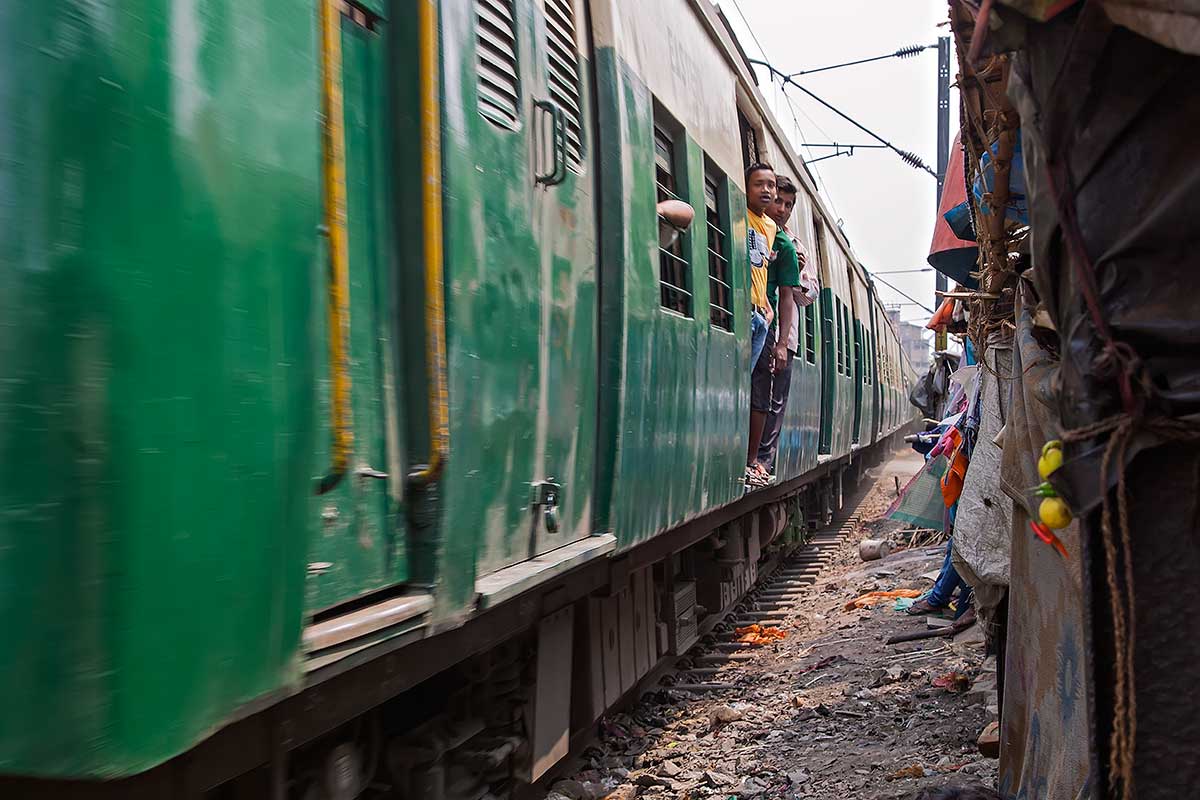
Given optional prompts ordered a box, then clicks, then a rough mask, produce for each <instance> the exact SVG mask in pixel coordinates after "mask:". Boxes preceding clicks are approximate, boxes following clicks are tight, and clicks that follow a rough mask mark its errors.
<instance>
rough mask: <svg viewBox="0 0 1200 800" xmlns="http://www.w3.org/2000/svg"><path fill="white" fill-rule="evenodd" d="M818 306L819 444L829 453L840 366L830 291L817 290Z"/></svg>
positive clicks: (834, 308) (835, 306) (821, 448)
mask: <svg viewBox="0 0 1200 800" xmlns="http://www.w3.org/2000/svg"><path fill="white" fill-rule="evenodd" d="M817 302H818V303H820V307H821V361H820V364H821V445H820V451H821V452H822V453H825V454H828V453H832V452H833V428H834V415H835V413H836V409H837V382H838V378H839V377H840V372H841V366H840V362H839V356H838V352H837V347H838V342H837V320H836V316H835V315H836V312H837V303H836V302H835V301H834V296H833V290H832V289H830V288H828V287H822V288H821V296H820V298H819V299H818V301H817Z"/></svg>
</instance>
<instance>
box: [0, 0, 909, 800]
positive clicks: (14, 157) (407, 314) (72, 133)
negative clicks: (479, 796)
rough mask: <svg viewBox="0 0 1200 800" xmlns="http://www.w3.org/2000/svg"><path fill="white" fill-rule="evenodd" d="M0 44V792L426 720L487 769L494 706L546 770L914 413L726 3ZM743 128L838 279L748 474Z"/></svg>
mask: <svg viewBox="0 0 1200 800" xmlns="http://www.w3.org/2000/svg"><path fill="white" fill-rule="evenodd" d="M325 23H328V24H327V25H326V24H325ZM326 34H328V35H326ZM0 45H2V46H0V63H2V64H3V69H0V75H2V76H4V77H0V104H2V106H3V114H2V115H0V119H3V122H0V231H2V232H3V240H4V242H5V245H4V247H3V249H0V311H2V313H3V319H4V320H5V323H6V324H5V329H4V330H5V335H4V336H3V337H0V378H2V379H3V380H0V386H3V389H0V420H2V424H0V447H2V448H3V453H4V456H5V457H4V459H3V462H2V466H0V470H2V471H3V477H2V479H0V609H2V610H3V612H4V614H5V619H7V620H8V621H9V625H8V641H7V643H6V646H5V648H3V650H0V686H3V687H4V688H3V689H2V690H0V692H2V696H3V700H4V705H5V708H6V713H5V715H3V718H0V773H2V774H3V775H5V776H8V777H7V778H4V779H0V788H3V787H4V786H7V790H8V791H9V792H11V794H6V796H24V795H29V794H34V793H44V792H47V791H51V792H55V793H59V794H62V795H64V796H67V795H71V794H80V795H84V796H100V795H102V794H104V793H105V792H108V793H110V794H113V796H120V797H136V796H146V797H156V798H158V797H168V796H187V797H192V796H200V795H203V794H204V793H212V792H216V794H215V795H213V796H222V797H223V796H240V795H239V794H238V793H249V794H254V793H255V792H256V788H255V787H259V786H266V787H271V790H272V791H274V792H275V793H276V794H275V796H287V795H288V794H289V793H291V794H295V795H296V796H301V795H302V794H303V793H304V792H307V791H325V792H328V791H330V790H327V789H322V788H319V787H321V786H324V785H325V784H324V783H322V780H321V779H320V778H318V777H313V776H314V775H318V776H320V775H324V774H326V772H329V771H333V772H337V770H338V769H340V770H341V772H340V773H338V774H358V776H359V777H360V778H361V777H362V775H361V774H360V773H365V772H366V768H365V765H366V764H367V763H370V762H371V761H372V759H371V758H369V755H370V754H372V753H374V754H375V755H376V756H379V754H380V753H381V752H384V751H386V752H387V753H388V754H389V757H391V756H394V754H395V753H398V752H402V751H404V745H405V743H407V742H412V741H418V740H419V741H425V740H428V739H429V738H430V735H429V731H430V730H431V728H430V726H436V727H437V728H438V731H439V734H438V736H437V737H433V738H435V739H436V740H437V741H441V742H444V743H445V744H446V747H447V748H448V749H447V750H445V752H442V753H440V754H438V755H437V758H436V759H434V761H438V763H442V762H445V763H448V764H451V765H456V766H455V769H459V770H462V769H465V768H464V767H462V766H461V763H468V762H469V759H466V757H465V756H463V755H462V754H463V753H464V752H465V751H467V750H469V749H471V748H473V747H476V745H477V744H478V743H479V742H481V741H492V740H494V737H495V736H496V735H497V733H496V731H495V730H494V729H493V728H490V727H488V725H486V724H482V723H481V724H480V726H478V729H476V727H474V723H475V722H476V721H477V720H478V719H480V718H491V717H494V716H495V715H494V713H493V712H495V710H496V709H497V708H503V709H507V710H508V711H509V712H512V713H516V712H513V709H515V708H521V709H524V710H523V711H522V712H520V714H521V715H522V716H521V718H522V719H524V720H525V721H524V723H523V728H524V730H525V739H526V741H525V744H524V745H523V746H521V747H517V748H514V750H513V752H512V753H511V754H510V755H509V756H507V758H508V761H507V762H505V763H509V764H510V766H511V770H510V774H511V776H512V777H513V778H514V779H518V780H525V781H528V780H536V779H537V778H538V777H540V776H541V775H542V774H544V773H545V772H546V770H548V769H549V768H550V767H551V766H552V765H553V763H555V761H556V760H557V759H558V758H560V757H561V756H562V754H563V744H562V742H563V741H564V739H563V734H564V733H570V732H574V731H578V730H582V729H585V728H586V727H587V726H588V725H590V723H591V722H592V721H594V720H595V719H596V717H597V716H598V715H599V714H600V713H601V712H602V711H603V710H604V709H605V708H607V707H608V706H609V705H611V704H612V702H615V701H616V700H617V699H619V697H620V696H622V695H623V694H625V693H626V692H628V691H630V690H632V689H633V687H634V686H635V685H636V683H637V681H638V680H639V679H640V678H641V677H642V676H644V675H645V674H646V673H647V672H648V671H649V669H650V667H651V666H653V664H654V663H656V662H657V661H658V660H659V659H660V658H663V657H666V656H667V655H669V654H671V653H675V652H682V650H685V649H686V648H687V647H688V646H690V643H691V642H693V641H694V640H695V636H696V635H697V628H698V622H697V619H696V617H698V616H700V614H699V611H698V610H697V609H698V608H699V607H700V606H701V603H700V601H703V602H704V603H708V604H709V605H708V606H706V607H705V609H706V610H707V611H708V612H709V613H708V615H707V618H710V619H712V618H719V616H720V615H721V612H722V609H724V608H727V607H728V606H729V605H731V604H732V602H733V601H734V600H735V599H736V596H735V595H736V594H737V593H738V592H739V591H744V590H745V588H746V587H747V586H749V584H750V583H751V582H752V580H753V577H754V575H755V574H756V570H757V568H758V562H759V560H760V557H761V558H767V557H769V554H770V552H771V551H772V542H774V543H775V545H774V546H776V547H777V546H781V545H780V543H782V542H784V541H791V540H792V539H793V538H794V537H793V536H792V535H791V534H788V535H785V531H786V530H790V531H793V533H794V531H795V530H796V529H797V528H803V527H805V526H806V525H808V524H810V523H811V524H816V523H817V522H818V520H819V519H821V518H823V517H824V516H825V515H826V514H827V512H828V509H829V508H830V507H833V506H836V504H837V501H838V496H839V495H840V491H841V485H842V481H843V478H851V477H853V475H855V474H857V472H858V471H859V470H860V469H861V465H862V463H863V461H864V460H865V459H869V458H872V457H875V456H876V455H877V454H878V453H879V452H880V451H881V450H882V449H883V448H884V447H885V446H886V445H887V442H888V441H889V437H891V436H892V435H894V434H895V433H896V431H897V430H899V429H900V428H901V427H902V426H903V425H904V424H905V423H906V422H907V421H908V420H909V419H910V418H911V414H910V413H908V412H907V411H906V410H905V409H906V402H905V399H904V392H905V389H906V385H907V382H908V381H909V379H910V376H909V375H908V374H907V372H908V370H907V366H906V364H905V362H904V361H903V357H902V355H901V353H900V350H899V346H898V341H897V340H896V337H895V333H894V331H892V329H891V328H890V326H889V325H888V323H887V320H886V316H885V315H884V314H883V313H882V307H881V306H880V305H879V302H878V299H877V298H876V297H875V296H874V294H873V289H872V287H871V285H870V283H869V277H868V276H867V274H866V273H865V272H864V271H863V269H862V268H861V266H859V265H858V264H857V263H856V262H855V261H854V259H853V257H852V256H851V255H850V250H849V246H848V243H847V242H846V241H845V238H844V236H842V234H841V232H840V230H838V229H837V226H836V225H834V224H831V222H830V217H829V216H828V214H827V213H826V211H825V210H824V208H823V206H822V205H821V203H820V201H819V200H818V199H817V197H816V192H815V188H814V186H813V184H812V180H811V178H810V177H809V176H808V174H807V172H806V171H805V170H804V168H803V166H802V164H801V162H800V161H799V160H798V159H797V158H796V157H795V156H794V154H792V153H791V151H790V149H789V148H788V146H787V145H786V142H785V140H784V138H783V136H782V133H781V130H780V128H779V126H778V125H777V123H775V121H774V120H773V119H771V117H770V115H769V113H767V111H766V107H765V104H764V103H763V101H762V98H761V95H759V93H758V91H757V89H756V88H755V87H754V84H753V78H752V75H751V74H750V73H749V69H748V67H747V66H746V65H745V64H744V63H743V62H742V61H741V60H740V58H739V57H738V56H737V55H736V48H735V46H734V44H733V41H732V36H731V34H730V33H729V31H728V30H727V29H726V28H725V27H724V25H723V23H722V22H721V20H720V18H719V16H718V15H717V14H716V13H715V12H714V11H713V9H712V8H711V7H710V6H708V4H707V3H705V2H702V1H701V0H673V1H672V2H669V3H668V2H664V3H653V4H645V3H632V2H624V1H621V2H617V0H591V2H586V3H585V2H583V0H577V1H572V0H544V2H536V3H535V2H532V0H476V1H475V2H471V3H467V2H462V3H435V2H431V1H430V0H421V2H417V3H412V4H409V3H388V2H385V1H384V0H370V1H365V2H357V3H349V2H328V3H326V2H323V1H322V2H316V3H315V4H308V5H297V4H295V3H285V2H282V0H241V2H238V3H233V2H226V1H225V0H211V2H208V3H203V4H199V3H186V2H183V3H181V2H175V3H165V2H162V0H126V1H125V2H120V3H116V4H114V5H113V6H105V7H98V6H96V5H95V4H92V3H86V2H82V1H81V0H53V1H52V2H47V3H44V4H41V5H39V6H36V7H34V6H18V5H15V4H5V5H4V7H3V8H2V9H0ZM747 134H749V135H747ZM758 157H765V158H768V159H770V160H772V161H773V162H774V163H776V165H777V167H778V168H779V170H780V171H787V172H789V173H790V174H792V175H793V176H794V177H795V179H796V180H797V182H798V183H800V184H801V187H802V192H801V194H802V197H801V198H800V202H799V203H798V205H797V208H798V210H797V218H796V224H795V225H794V226H793V228H794V229H795V230H797V231H798V232H799V233H800V235H801V238H804V239H805V241H806V242H808V243H809V247H810V256H813V255H815V257H817V258H818V259H819V263H820V273H821V278H822V285H823V288H822V295H821V301H820V304H819V305H818V306H816V307H814V308H813V310H812V311H811V312H808V313H806V314H804V315H803V319H802V326H801V341H802V342H803V343H804V344H803V353H802V356H801V359H800V360H798V364H797V366H798V367H799V368H797V369H795V370H794V371H793V386H792V387H791V397H792V400H791V403H790V407H789V412H788V419H787V426H786V427H785V432H784V438H783V440H782V441H781V445H780V461H779V464H780V483H779V485H778V486H776V487H772V488H771V489H770V490H765V491H761V492H754V493H751V494H748V495H747V494H746V493H745V490H744V487H743V486H742V484H741V483H740V481H739V479H740V477H741V474H742V466H743V464H742V461H743V458H744V447H745V445H744V442H745V437H746V425H747V419H746V409H747V405H748V383H749V381H748V378H749V372H750V365H749V363H748V362H749V346H748V330H747V318H746V308H747V306H748V299H747V297H748V294H747V280H748V279H747V274H746V260H745V253H744V248H743V246H742V242H744V241H745V223H744V219H745V213H744V211H745V200H744V196H743V194H742V189H741V172H742V170H743V169H744V167H745V164H746V162H747V161H748V160H749V159H751V158H758ZM663 181H669V182H670V187H669V188H670V191H672V192H674V193H675V194H677V195H679V196H681V197H683V198H684V199H685V200H687V201H688V202H690V203H691V204H692V205H693V207H695V208H696V209H697V210H698V212H699V211H700V210H701V209H703V213H698V214H697V224H694V225H693V227H692V229H691V230H689V231H688V232H687V234H685V235H684V236H683V237H682V239H681V241H680V245H679V247H678V249H677V250H676V251H673V252H671V253H667V254H664V252H662V250H661V248H660V246H659V240H658V223H657V220H656V217H655V213H654V204H655V202H656V201H657V199H658V197H659V192H660V185H661V184H662V183H663ZM339 209H342V210H343V211H344V215H340V214H339V213H338V211H339ZM669 256H670V257H669ZM672 257H673V258H672ZM672 270H673V271H672ZM681 284H682V285H681ZM714 534H717V535H715V536H714ZM714 541H721V542H723V544H722V547H723V548H724V549H723V550H722V551H721V552H720V553H718V554H716V555H720V556H721V558H719V559H718V558H716V556H715V555H714V553H713V552H712V551H711V549H709V548H710V545H711V544H712V543H713V542H714ZM735 551H736V552H735ZM717 561H721V562H722V563H724V562H731V563H733V564H735V566H734V567H730V568H725V567H721V568H719V569H718V568H717V567H715V566H714V565H715V564H716V563H717ZM689 592H690V593H691V594H690V595H689ZM689 596H690V597H691V598H692V599H691V604H690V605H689V604H688V599H687V598H688V597H689ZM697 598H699V600H697ZM689 615H691V616H689ZM572 665H573V667H572ZM484 666H486V667H487V669H486V670H485V669H484V668H483V667H484ZM504 670H508V672H506V673H505V674H511V673H512V671H513V670H516V672H517V674H519V675H520V676H521V678H520V681H519V683H520V684H521V686H524V687H525V689H524V690H523V691H525V692H526V693H527V694H529V695H530V697H531V699H530V698H526V699H524V700H518V699H515V698H516V695H504V696H493V695H488V694H487V692H482V693H481V690H480V687H481V686H484V685H490V679H489V678H487V677H486V676H495V675H497V674H499V673H500V672H502V671H504ZM556 674H557V675H562V674H566V675H569V676H570V680H569V681H567V682H565V683H563V682H562V681H554V680H549V679H547V676H552V675H556ZM481 694H483V695H486V696H485V697H484V698H483V699H480V695H481ZM518 694H519V693H518ZM468 699H469V700H470V703H467V700H468ZM464 704H466V705H468V706H472V707H475V708H477V709H482V710H481V711H480V712H479V713H478V714H475V715H473V714H471V713H467V712H463V711H462V707H463V706H464ZM484 711H487V713H484ZM489 715H490V716H489ZM364 720H370V724H364ZM468 723H470V724H468ZM448 729H452V730H454V731H458V732H459V734H460V735H459V736H458V739H462V741H458V739H456V738H454V737H452V736H450V735H449V734H447V733H446V731H447V730H448ZM364 731H365V732H364ZM489 737H490V738H489ZM451 745H453V746H451ZM395 758H399V756H395ZM395 758H392V760H391V761H389V758H383V757H381V756H380V757H377V758H375V759H374V763H376V765H377V766H378V769H379V770H381V771H384V770H391V773H389V774H392V777H393V778H395V774H396V773H399V772H404V774H405V775H408V776H409V777H408V778H407V780H409V781H410V783H409V784H408V789H407V792H408V794H409V795H412V794H413V792H414V791H415V790H414V789H413V788H412V787H413V786H414V785H416V783H413V782H417V783H419V781H420V780H423V778H417V777H413V775H417V774H419V775H422V776H428V775H430V774H436V770H435V769H433V768H432V767H430V766H429V764H424V763H422V764H420V765H418V766H419V767H420V769H416V771H415V772H414V771H413V770H414V769H415V768H414V767H413V766H412V765H411V764H409V765H407V766H405V767H403V769H402V768H401V766H398V765H397V764H396V763H392V762H393V761H394V760H395ZM456 759H457V760H456ZM382 762H388V763H386V764H383V763H382ZM460 762H461V763H460ZM431 763H433V762H431ZM331 765H333V766H331ZM335 767H336V768H337V769H335ZM323 770H324V772H323ZM405 770H407V771H405ZM430 770H433V771H432V772H431V771H430ZM467 771H468V772H470V770H467ZM471 774H474V773H471ZM474 779H475V781H476V782H475V784H472V785H479V784H480V782H483V781H485V776H483V775H482V774H480V775H476V776H475V777H474ZM363 780H364V781H365V778H364V779H363ZM3 781H7V784H5V783H3ZM356 786H357V788H358V789H361V788H362V786H359V785H357V784H355V783H354V782H352V785H350V786H349V788H347V787H345V786H344V787H342V788H343V789H344V790H345V791H346V792H350V793H351V795H348V796H352V795H353V794H357V793H358V792H356V791H352V790H353V789H354V788H355V787H356ZM314 787H317V788H314ZM231 792H232V793H233V794H232V795H230V794H229V793H231ZM139 793H140V794H139ZM401 794H404V792H403V791H402V792H401ZM318 796H324V795H318ZM330 796H332V795H330ZM447 796H449V795H447Z"/></svg>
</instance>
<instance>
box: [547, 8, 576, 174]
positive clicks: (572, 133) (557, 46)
mask: <svg viewBox="0 0 1200 800" xmlns="http://www.w3.org/2000/svg"><path fill="white" fill-rule="evenodd" d="M544 9H545V17H546V65H547V74H546V82H547V84H548V86H549V89H550V99H551V100H553V101H554V102H556V103H558V105H559V106H561V107H562V110H563V117H564V121H565V123H566V128H567V166H568V167H570V168H571V169H572V170H573V171H575V172H578V171H579V168H580V166H581V165H582V164H583V113H582V111H581V109H582V108H583V101H582V99H581V97H580V92H579V50H578V45H577V39H576V33H575V3H574V0H545V6H544Z"/></svg>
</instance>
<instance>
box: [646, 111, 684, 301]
mask: <svg viewBox="0 0 1200 800" xmlns="http://www.w3.org/2000/svg"><path fill="white" fill-rule="evenodd" d="M676 142H677V140H676V138H675V136H674V135H672V134H671V132H670V131H669V130H668V129H667V128H666V127H665V126H664V125H662V124H660V123H658V122H656V123H655V125H654V171H655V183H656V186H657V193H658V201H659V202H660V203H661V202H662V201H663V200H681V199H683V198H682V197H680V195H682V194H685V187H684V186H683V181H681V180H679V178H680V177H681V175H682V173H683V170H682V169H680V168H679V167H680V161H679V155H678V153H677V147H676ZM685 238H687V235H686V234H681V235H680V236H676V237H674V239H673V240H671V242H670V244H668V245H666V246H663V242H662V241H660V242H659V247H658V282H659V290H660V293H661V303H662V306H663V308H667V309H670V310H671V311H675V312H678V313H680V314H683V315H684V316H686V317H690V316H691V315H692V292H691V280H690V277H691V265H690V264H689V263H688V261H687V258H686V257H685V256H684V252H685V251H684V247H683V245H684V240H685Z"/></svg>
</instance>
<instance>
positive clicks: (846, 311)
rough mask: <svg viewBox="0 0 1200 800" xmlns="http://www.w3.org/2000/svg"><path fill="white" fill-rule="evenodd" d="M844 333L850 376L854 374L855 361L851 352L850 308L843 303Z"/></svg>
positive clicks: (847, 370)
mask: <svg viewBox="0 0 1200 800" xmlns="http://www.w3.org/2000/svg"><path fill="white" fill-rule="evenodd" d="M842 335H843V336H845V337H846V376H847V377H849V376H850V375H853V374H854V370H853V369H852V367H853V366H854V363H853V362H852V361H851V359H852V358H853V357H854V356H853V355H852V354H851V352H850V339H851V337H852V334H851V333H850V308H849V306H847V305H845V304H843V305H842Z"/></svg>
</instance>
